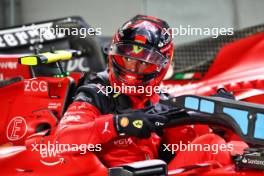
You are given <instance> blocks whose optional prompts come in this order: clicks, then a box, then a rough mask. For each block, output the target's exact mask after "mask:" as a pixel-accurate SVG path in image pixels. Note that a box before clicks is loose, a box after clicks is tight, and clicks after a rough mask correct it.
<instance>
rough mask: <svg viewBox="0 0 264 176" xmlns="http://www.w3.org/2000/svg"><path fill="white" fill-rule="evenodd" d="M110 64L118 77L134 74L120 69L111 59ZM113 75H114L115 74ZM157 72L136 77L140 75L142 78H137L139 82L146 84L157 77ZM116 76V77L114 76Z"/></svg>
mask: <svg viewBox="0 0 264 176" xmlns="http://www.w3.org/2000/svg"><path fill="white" fill-rule="evenodd" d="M112 63H113V69H114V71H115V72H116V73H117V74H119V75H126V73H132V74H135V73H133V72H130V71H129V70H126V69H124V68H122V67H121V66H120V65H118V64H117V63H116V61H115V60H114V59H113V58H112ZM116 73H114V74H116ZM158 73H159V71H154V72H152V73H147V74H138V75H140V76H141V75H142V78H139V80H141V81H142V82H143V85H144V84H147V83H148V82H149V81H150V80H151V79H154V78H155V77H156V76H157V75H158ZM115 76H117V75H115Z"/></svg>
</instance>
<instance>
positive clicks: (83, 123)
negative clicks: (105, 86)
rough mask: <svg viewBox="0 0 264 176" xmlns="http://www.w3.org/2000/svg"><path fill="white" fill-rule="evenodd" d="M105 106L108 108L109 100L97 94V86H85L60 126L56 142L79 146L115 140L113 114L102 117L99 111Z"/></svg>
mask: <svg viewBox="0 0 264 176" xmlns="http://www.w3.org/2000/svg"><path fill="white" fill-rule="evenodd" d="M104 104H105V105H104ZM103 106H108V105H107V99H106V97H104V96H103V95H101V94H100V93H98V92H97V89H96V85H94V84H88V85H85V86H83V87H82V88H81V91H79V92H78V94H77V96H76V98H75V100H74V102H73V103H72V104H71V105H70V106H69V108H68V110H67V112H66V113H65V115H64V116H63V118H62V119H61V121H60V123H59V125H58V128H57V130H56V141H58V142H59V143H64V144H78V145H80V144H103V143H106V142H108V141H109V140H111V139H113V138H115V137H116V136H117V133H116V130H115V127H114V121H113V114H106V115H102V112H101V110H99V109H101V108H103ZM105 108H106V107H105Z"/></svg>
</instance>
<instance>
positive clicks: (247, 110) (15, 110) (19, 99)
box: [0, 17, 264, 176]
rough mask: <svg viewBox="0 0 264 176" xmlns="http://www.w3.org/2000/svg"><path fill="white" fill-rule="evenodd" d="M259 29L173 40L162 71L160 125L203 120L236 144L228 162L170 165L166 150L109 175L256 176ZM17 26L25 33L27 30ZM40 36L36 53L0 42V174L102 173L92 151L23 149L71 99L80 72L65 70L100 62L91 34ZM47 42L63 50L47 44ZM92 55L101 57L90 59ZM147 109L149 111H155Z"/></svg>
mask: <svg viewBox="0 0 264 176" xmlns="http://www.w3.org/2000/svg"><path fill="white" fill-rule="evenodd" d="M80 21H82V20H80V19H76V18H74V17H71V18H66V19H59V20H54V21H52V22H50V21H49V22H45V23H44V24H46V25H49V26H52V25H62V26H63V25H65V24H67V25H66V26H71V25H73V26H76V25H77V27H80V26H83V25H84V24H83V23H80ZM69 24H70V25H69ZM36 25H38V24H36ZM86 27H89V26H86ZM18 28H19V27H18ZM26 29H27V28H26ZM16 30H17V29H13V30H4V31H3V32H2V33H1V35H2V34H3V35H6V34H9V35H10V32H11V33H12V32H14V31H16ZM19 30H20V28H19ZM263 31H264V30H263V25H260V26H256V27H252V28H248V29H245V30H241V31H238V32H236V33H235V35H234V36H232V37H230V38H225V37H227V36H220V37H219V38H217V39H214V40H213V39H206V40H202V41H198V42H194V43H192V44H186V45H183V46H179V47H176V50H175V54H176V55H175V66H174V70H171V72H170V73H169V74H168V75H167V80H165V81H164V84H163V85H165V87H166V88H169V89H168V91H169V92H170V93H171V94H172V95H174V96H175V98H172V99H170V100H168V101H166V102H161V103H164V104H165V105H166V106H168V107H169V109H170V110H168V111H166V112H159V113H163V114H164V115H168V116H171V117H172V119H173V120H171V122H170V124H169V125H168V127H167V128H170V127H175V126H182V125H190V124H206V125H208V126H210V129H211V130H213V132H214V133H216V134H218V135H220V136H222V137H224V138H225V140H226V142H227V143H233V144H235V146H236V148H235V150H234V152H232V153H230V154H229V155H228V158H227V160H228V161H229V160H230V161H229V163H227V165H225V166H222V165H220V164H219V163H217V162H211V161H208V162H201V161H198V160H197V161H196V160H190V161H189V162H187V163H185V165H184V166H180V167H178V168H176V169H171V168H167V166H166V165H167V163H168V162H169V161H170V160H171V157H172V156H170V155H166V156H160V159H161V160H153V161H151V160H150V161H144V162H140V163H132V164H128V165H124V166H120V167H117V168H110V169H109V175H142V176H144V175H145V176H147V175H214V176H216V175H263V174H264V173H263V165H264V164H263V163H264V162H263V150H262V147H263V140H264V137H263V134H264V133H263V131H264V129H263V124H264V123H263V118H264V117H263V114H264V108H263V106H261V105H260V104H263V103H264V102H263V100H264V97H263V96H264V95H263V88H264V81H263V75H264V72H263V68H262V66H263V64H264V60H263V56H264V53H263V49H264V48H263V44H262V43H263V39H264V34H263ZM24 32H26V33H27V34H32V32H29V31H28V30H27V31H24ZM12 35H15V34H12ZM57 37H58V36H57ZM48 39H50V40H48ZM46 40H48V41H46ZM46 40H45V38H44V41H37V42H36V41H35V42H36V43H35V44H34V45H38V46H34V47H33V49H34V48H35V50H37V49H38V48H41V47H40V46H39V44H40V45H41V44H43V46H44V48H43V49H42V50H43V51H50V52H46V53H39V52H37V51H35V52H36V54H35V55H29V53H32V52H34V51H30V52H29V51H28V50H26V51H24V50H23V49H24V48H23V47H25V46H26V47H28V46H29V45H32V44H30V43H25V42H24V43H18V44H19V46H15V45H14V46H6V47H5V48H1V52H2V53H3V54H2V55H1V56H0V71H1V74H0V75H2V77H3V78H4V79H7V78H9V79H7V80H4V81H1V82H0V98H1V100H2V101H1V102H0V107H1V112H0V116H1V124H0V145H1V149H0V168H1V170H2V173H3V174H4V175H50V173H52V174H53V175H90V176H93V175H101V173H98V172H97V169H95V168H97V167H99V166H98V165H97V164H96V162H95V160H96V159H95V158H94V156H93V155H90V154H87V155H82V156H76V157H75V158H67V156H63V157H59V156H57V155H55V156H53V155H52V157H50V158H49V157H48V158H45V159H46V160H42V158H41V157H40V155H39V153H37V154H36V152H32V151H31V150H30V148H29V146H31V144H34V142H36V139H40V140H44V142H45V141H46V142H47V141H49V140H50V139H51V138H52V135H53V132H54V130H55V129H56V126H57V124H58V122H59V120H60V118H61V117H62V116H63V114H64V112H65V110H66V109H67V107H68V105H69V104H70V103H71V101H72V97H73V95H74V90H75V89H76V87H77V86H78V81H79V78H80V77H81V73H69V71H91V70H93V71H101V70H102V69H104V68H105V62H104V61H105V59H104V58H103V57H102V53H101V50H100V49H98V47H96V48H93V47H94V46H98V44H94V39H92V41H93V42H92V43H91V42H90V41H91V40H90V39H89V40H88V41H87V40H86V39H82V40H81V41H76V40H77V39H76V38H70V39H69V40H68V38H67V37H65V36H64V37H61V38H56V37H53V38H52V39H51V38H46ZM65 41H67V42H65ZM9 43H10V42H9ZM33 43H34V42H33ZM55 43H56V44H55ZM7 44H8V43H7ZM58 44H59V45H58ZM53 45H55V46H56V49H62V50H59V51H54V49H52V47H51V46H53ZM87 46H91V48H88V47H87ZM18 48H19V49H18ZM50 48H51V49H50ZM66 48H67V50H66ZM99 48H100V47H99ZM21 49H22V50H23V51H22V50H21ZM74 49H75V50H74ZM94 51H96V52H94ZM10 53H17V54H16V55H14V54H12V55H11V54H10ZM94 53H96V55H94ZM24 56H25V57H24ZM91 56H93V57H91ZM94 56H96V58H100V59H95V60H94V59H93V58H95V57H94ZM72 58H74V60H71V59H72ZM78 58H79V59H78ZM89 59H90V61H89ZM71 61H72V62H71ZM197 61H198V62H197ZM95 62H97V63H96V64H94V65H93V63H95ZM88 66H89V69H88V70H87V68H88ZM93 66H95V68H94V67H93ZM65 69H66V70H65ZM21 76H22V77H23V78H22V77H21ZM219 88H220V89H219ZM221 88H224V89H225V90H227V91H228V92H233V95H235V97H236V98H237V99H239V100H243V102H242V101H236V100H233V99H232V98H231V99H230V96H229V94H228V93H227V92H226V91H225V90H224V89H221ZM218 90H219V91H218ZM217 91H218V94H219V95H220V97H219V96H218V97H205V96H198V95H206V96H209V95H213V94H216V93H217ZM184 94H188V95H184ZM182 95H184V96H182ZM244 101H247V102H254V103H258V104H251V103H246V102H244ZM149 112H150V113H153V112H154V113H155V110H153V109H152V110H150V111H149ZM175 133H176V132H175ZM208 133H209V132H208ZM192 155H196V154H194V153H192V152H182V153H178V154H177V162H178V163H181V161H183V160H185V159H186V158H193V157H192ZM198 158H199V157H198ZM70 163H71V164H70ZM72 163H74V167H72Z"/></svg>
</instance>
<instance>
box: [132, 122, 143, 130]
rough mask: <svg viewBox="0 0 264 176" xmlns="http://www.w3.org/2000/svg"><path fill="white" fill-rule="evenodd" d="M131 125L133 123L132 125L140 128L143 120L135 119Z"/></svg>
mask: <svg viewBox="0 0 264 176" xmlns="http://www.w3.org/2000/svg"><path fill="white" fill-rule="evenodd" d="M133 125H134V127H136V128H139V129H140V128H142V127H143V121H142V120H135V121H134V122H133Z"/></svg>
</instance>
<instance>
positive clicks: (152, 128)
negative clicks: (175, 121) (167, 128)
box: [114, 112, 168, 138]
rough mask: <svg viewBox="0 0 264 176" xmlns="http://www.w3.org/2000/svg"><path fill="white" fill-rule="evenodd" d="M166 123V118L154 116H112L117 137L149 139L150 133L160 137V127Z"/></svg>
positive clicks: (142, 114)
mask: <svg viewBox="0 0 264 176" xmlns="http://www.w3.org/2000/svg"><path fill="white" fill-rule="evenodd" d="M167 122H168V118H166V117H165V116H161V115H156V114H146V113H144V112H135V113H131V114H117V115H114V124H115V127H116V130H117V132H118V133H119V135H127V136H136V137H138V138H149V137H150V135H151V132H155V133H157V134H158V135H159V136H161V135H162V127H163V126H164V125H165V124H166V123H167Z"/></svg>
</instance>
